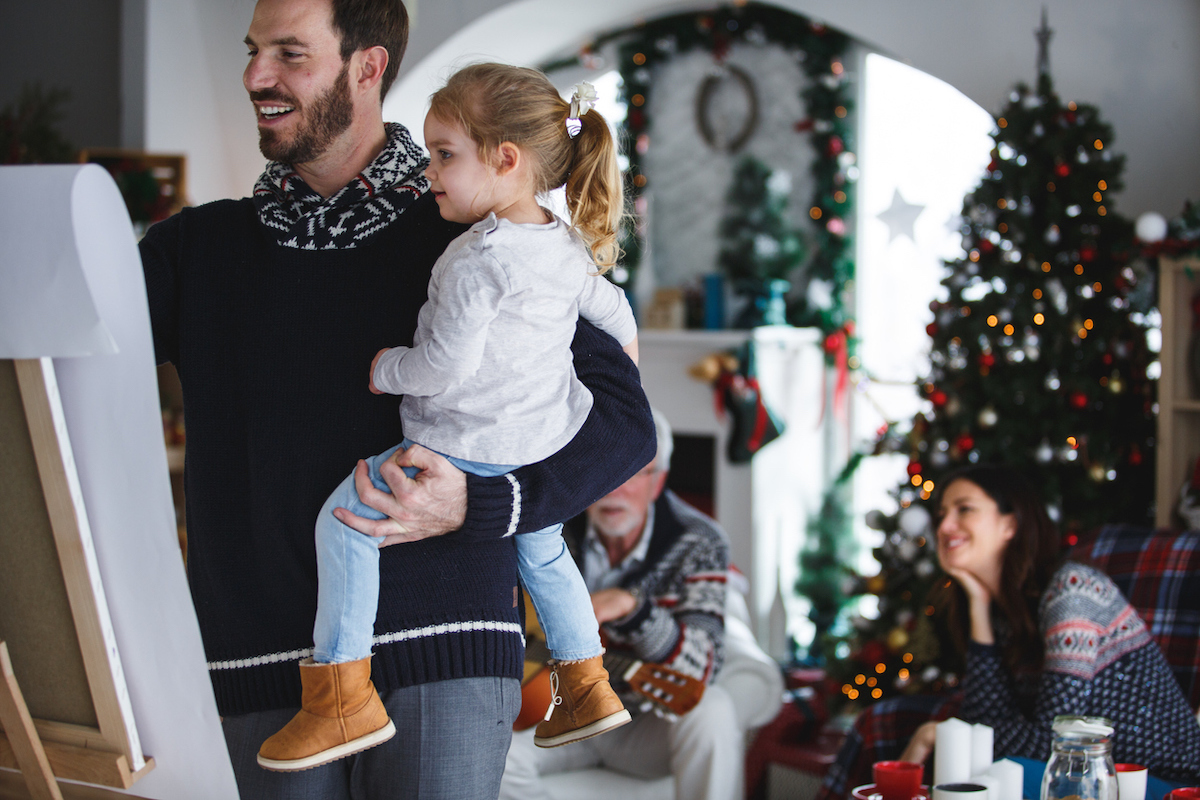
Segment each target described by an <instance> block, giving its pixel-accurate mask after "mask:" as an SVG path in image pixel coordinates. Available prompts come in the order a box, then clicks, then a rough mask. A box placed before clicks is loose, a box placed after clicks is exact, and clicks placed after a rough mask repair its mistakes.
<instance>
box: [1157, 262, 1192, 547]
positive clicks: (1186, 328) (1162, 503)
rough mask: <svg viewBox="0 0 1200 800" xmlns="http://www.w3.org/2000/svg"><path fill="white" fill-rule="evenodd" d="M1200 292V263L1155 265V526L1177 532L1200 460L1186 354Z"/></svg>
mask: <svg viewBox="0 0 1200 800" xmlns="http://www.w3.org/2000/svg"><path fill="white" fill-rule="evenodd" d="M1197 292H1200V258H1197V257H1194V256H1193V257H1190V258H1169V257H1166V256H1163V257H1162V258H1161V259H1160V260H1159V279H1158V308H1159V312H1160V314H1161V315H1162V353H1161V354H1160V356H1159V359H1160V362H1161V364H1162V375H1161V377H1160V378H1159V380H1158V443H1157V448H1156V449H1157V455H1156V463H1155V467H1156V474H1155V506H1156V510H1155V520H1154V521H1155V524H1156V525H1157V526H1159V527H1162V528H1166V527H1181V526H1182V522H1181V521H1180V518H1179V516H1178V514H1177V512H1176V508H1177V507H1178V505H1179V490H1180V488H1182V486H1183V484H1184V482H1185V481H1186V480H1188V478H1189V476H1190V475H1191V474H1192V466H1193V464H1194V463H1195V460H1196V458H1197V456H1200V397H1197V396H1196V395H1195V394H1194V393H1193V388H1192V381H1191V379H1190V369H1189V366H1188V349H1189V345H1190V342H1191V332H1192V318H1193V313H1192V299H1193V298H1194V297H1196V294H1197Z"/></svg>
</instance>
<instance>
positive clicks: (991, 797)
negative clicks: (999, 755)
mask: <svg viewBox="0 0 1200 800" xmlns="http://www.w3.org/2000/svg"><path fill="white" fill-rule="evenodd" d="M991 766H992V765H991V764H988V767H989V768H990V767H991ZM971 783H978V784H979V785H980V786H986V787H987V790H988V796H987V800H999V797H1000V779H999V778H997V777H996V776H995V775H992V774H991V773H989V772H977V773H975V774H974V775H972V776H971Z"/></svg>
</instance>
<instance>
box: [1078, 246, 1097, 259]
mask: <svg viewBox="0 0 1200 800" xmlns="http://www.w3.org/2000/svg"><path fill="white" fill-rule="evenodd" d="M1095 257H1096V248H1094V247H1092V246H1091V245H1084V246H1083V247H1081V248H1079V260H1080V261H1091V260H1093V259H1094V258H1095Z"/></svg>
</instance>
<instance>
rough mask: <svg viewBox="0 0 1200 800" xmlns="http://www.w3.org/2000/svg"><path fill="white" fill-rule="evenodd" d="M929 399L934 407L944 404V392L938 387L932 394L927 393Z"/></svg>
mask: <svg viewBox="0 0 1200 800" xmlns="http://www.w3.org/2000/svg"><path fill="white" fill-rule="evenodd" d="M929 399H930V400H931V401H933V405H934V407H936V408H941V407H942V406H944V405H946V393H945V392H943V391H942V390H941V389H938V390H936V391H935V392H934V393H933V394H931V395H929Z"/></svg>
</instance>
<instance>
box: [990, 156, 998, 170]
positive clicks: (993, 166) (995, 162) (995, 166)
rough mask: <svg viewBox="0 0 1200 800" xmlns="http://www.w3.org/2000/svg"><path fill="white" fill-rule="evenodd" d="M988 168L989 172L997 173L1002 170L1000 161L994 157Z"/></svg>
mask: <svg viewBox="0 0 1200 800" xmlns="http://www.w3.org/2000/svg"><path fill="white" fill-rule="evenodd" d="M987 168H988V172H995V171H996V170H998V169H1000V161H999V160H998V159H996V157H995V156H993V157H992V160H991V161H989V162H988V165H987Z"/></svg>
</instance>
